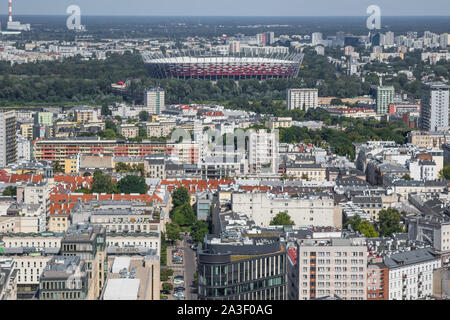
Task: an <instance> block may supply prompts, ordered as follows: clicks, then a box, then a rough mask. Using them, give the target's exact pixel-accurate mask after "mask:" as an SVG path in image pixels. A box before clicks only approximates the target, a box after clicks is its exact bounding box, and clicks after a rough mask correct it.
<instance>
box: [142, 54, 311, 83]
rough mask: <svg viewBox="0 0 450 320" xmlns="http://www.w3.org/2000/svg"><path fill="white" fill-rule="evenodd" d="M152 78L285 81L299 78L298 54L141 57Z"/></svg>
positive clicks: (149, 55) (300, 60)
mask: <svg viewBox="0 0 450 320" xmlns="http://www.w3.org/2000/svg"><path fill="white" fill-rule="evenodd" d="M142 57H143V59H144V62H145V63H146V64H147V66H148V69H149V72H150V76H151V77H152V78H172V79H206V80H213V81H214V80H218V79H234V80H241V79H252V78H253V79H258V80H266V79H280V78H284V79H288V78H295V77H297V75H298V71H299V69H300V65H301V63H302V59H303V55H302V54H300V53H272V54H258V55H255V54H243V53H240V54H231V53H229V54H220V53H216V52H208V51H205V52H200V51H177V52H173V53H149V52H145V53H143V54H142Z"/></svg>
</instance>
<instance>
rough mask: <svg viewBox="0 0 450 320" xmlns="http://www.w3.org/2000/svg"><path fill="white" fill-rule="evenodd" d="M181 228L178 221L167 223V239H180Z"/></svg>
mask: <svg viewBox="0 0 450 320" xmlns="http://www.w3.org/2000/svg"><path fill="white" fill-rule="evenodd" d="M180 233H181V228H180V226H179V225H177V224H176V223H173V222H172V223H166V234H167V239H168V240H169V241H171V242H172V243H173V242H174V241H176V240H180V239H181V237H180Z"/></svg>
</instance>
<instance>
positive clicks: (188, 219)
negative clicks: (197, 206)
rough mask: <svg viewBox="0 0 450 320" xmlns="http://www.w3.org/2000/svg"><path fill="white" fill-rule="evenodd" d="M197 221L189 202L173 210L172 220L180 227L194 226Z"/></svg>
mask: <svg viewBox="0 0 450 320" xmlns="http://www.w3.org/2000/svg"><path fill="white" fill-rule="evenodd" d="M196 219H197V218H196V217H195V213H194V209H192V206H191V205H190V203H188V202H186V203H185V204H183V205H181V206H178V207H176V208H175V209H174V210H173V215H172V220H173V222H175V223H176V224H178V225H180V226H192V225H193V224H194V223H195V221H196Z"/></svg>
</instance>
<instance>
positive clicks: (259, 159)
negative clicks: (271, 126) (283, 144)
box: [248, 130, 279, 174]
mask: <svg viewBox="0 0 450 320" xmlns="http://www.w3.org/2000/svg"><path fill="white" fill-rule="evenodd" d="M278 158H279V156H278V132H277V131H272V132H267V131H266V130H258V131H251V132H250V135H249V143H248V165H249V172H250V173H272V174H274V173H277V172H278Z"/></svg>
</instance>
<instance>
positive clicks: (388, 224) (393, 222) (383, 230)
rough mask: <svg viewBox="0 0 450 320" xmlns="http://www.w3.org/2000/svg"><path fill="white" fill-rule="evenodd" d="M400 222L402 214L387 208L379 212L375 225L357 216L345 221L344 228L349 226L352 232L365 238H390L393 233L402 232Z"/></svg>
mask: <svg viewBox="0 0 450 320" xmlns="http://www.w3.org/2000/svg"><path fill="white" fill-rule="evenodd" d="M401 220H402V213H400V212H399V211H398V210H396V209H392V208H388V209H386V210H380V212H379V213H378V222H376V223H375V225H373V224H371V223H370V222H369V221H367V220H362V219H361V217H360V216H359V215H355V216H353V217H352V218H351V219H349V220H348V221H346V222H345V223H344V226H348V225H350V226H351V228H352V230H355V231H359V232H360V233H361V234H363V235H364V236H365V237H366V238H376V237H378V236H379V235H382V236H385V237H390V236H392V234H393V233H398V232H403V227H402V225H401Z"/></svg>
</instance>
